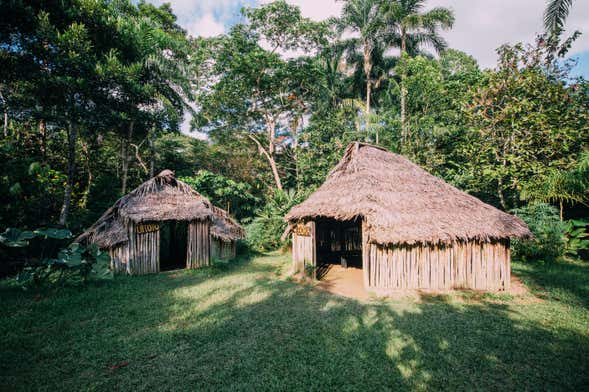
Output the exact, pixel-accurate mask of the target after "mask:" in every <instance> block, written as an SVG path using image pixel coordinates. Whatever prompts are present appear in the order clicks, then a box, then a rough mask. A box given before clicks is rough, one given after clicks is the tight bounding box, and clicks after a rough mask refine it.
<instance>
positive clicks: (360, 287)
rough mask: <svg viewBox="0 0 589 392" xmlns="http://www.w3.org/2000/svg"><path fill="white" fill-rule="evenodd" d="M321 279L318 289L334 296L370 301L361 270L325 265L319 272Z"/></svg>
mask: <svg viewBox="0 0 589 392" xmlns="http://www.w3.org/2000/svg"><path fill="white" fill-rule="evenodd" d="M318 274H321V279H320V280H319V281H318V282H317V287H318V288H320V289H323V290H326V291H329V292H330V293H333V294H338V295H342V296H344V297H350V298H356V299H368V298H370V294H369V293H368V292H367V291H366V290H364V277H363V274H362V269H361V268H355V267H348V268H343V267H342V266H341V265H338V264H324V265H322V266H321V267H320V268H319V270H318Z"/></svg>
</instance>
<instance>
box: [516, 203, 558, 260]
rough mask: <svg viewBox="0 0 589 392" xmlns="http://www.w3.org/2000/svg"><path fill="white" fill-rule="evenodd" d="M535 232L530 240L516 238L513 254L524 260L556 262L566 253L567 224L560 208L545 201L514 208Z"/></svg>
mask: <svg viewBox="0 0 589 392" xmlns="http://www.w3.org/2000/svg"><path fill="white" fill-rule="evenodd" d="M513 212H514V213H515V214H516V215H518V216H519V217H520V218H521V219H523V220H524V222H526V223H527V225H528V227H529V228H530V230H531V231H532V233H533V234H534V237H535V238H533V239H530V240H514V241H513V242H512V245H513V246H512V249H513V254H514V256H515V257H518V258H520V259H522V260H543V261H545V262H554V261H556V260H557V259H558V258H559V257H561V256H563V255H564V251H565V233H566V229H567V226H566V224H565V223H564V222H562V221H561V220H560V216H559V212H558V210H557V209H556V208H555V207H553V206H551V205H549V204H545V203H533V204H529V205H527V206H525V207H522V208H518V209H516V210H513Z"/></svg>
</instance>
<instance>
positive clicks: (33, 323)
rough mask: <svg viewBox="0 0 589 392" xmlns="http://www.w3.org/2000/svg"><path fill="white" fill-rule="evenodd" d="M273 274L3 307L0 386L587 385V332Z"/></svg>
mask: <svg viewBox="0 0 589 392" xmlns="http://www.w3.org/2000/svg"><path fill="white" fill-rule="evenodd" d="M277 267H280V265H279V264H277V263H274V262H272V260H271V259H268V262H266V261H265V260H264V259H263V258H262V259H256V262H255V263H249V262H248V261H242V262H238V263H235V265H226V266H223V267H221V269H220V270H216V269H215V268H217V267H215V268H212V269H210V271H197V272H192V271H191V272H188V273H184V274H178V276H176V277H172V276H173V274H168V275H170V276H166V275H164V276H149V277H142V278H130V279H122V280H120V281H119V282H117V283H116V285H115V286H116V287H112V288H109V289H107V288H100V289H96V290H94V289H91V290H87V291H86V292H82V293H80V294H79V295H67V294H64V295H63V297H59V298H54V300H53V301H52V302H50V303H47V304H31V303H29V304H28V305H27V306H29V307H30V309H24V308H23V309H19V307H18V306H15V304H11V306H10V310H11V311H12V312H23V313H22V314H16V315H15V314H12V315H11V317H12V318H13V322H12V323H8V322H6V321H2V322H0V326H2V328H1V329H0V333H2V334H3V335H2V336H4V337H3V338H2V339H3V340H2V346H3V347H8V348H9V349H8V350H3V352H2V354H0V355H1V358H0V359H1V360H0V372H1V373H0V375H1V376H2V377H0V379H2V381H0V389H4V388H7V389H22V390H26V389H60V390H64V389H65V390H68V389H70V390H71V389H76V390H79V389H98V390H109V389H110V390H112V389H119V390H120V389H124V390H203V389H204V390H218V389H224V390H239V389H248V390H259V389H263V390H274V389H283V390H284V389H291V390H326V389H329V390H382V389H393V390H416V389H417V390H436V389H445V390H473V389H479V390H481V389H482V390H488V389H493V390H497V389H502V390H503V389H507V390H512V389H518V390H521V389H524V390H525V389H530V390H531V389H562V390H574V389H583V388H584V387H586V386H587V385H589V365H588V363H587V360H586V359H587V358H588V357H589V340H588V336H587V335H584V334H580V333H579V332H578V331H576V330H574V329H572V328H567V327H564V326H561V325H557V326H543V325H541V324H539V323H537V322H535V321H533V320H532V319H530V318H528V317H526V315H525V314H522V313H521V311H520V310H518V311H514V310H513V309H511V308H510V307H509V306H508V305H506V304H491V303H477V304H452V303H451V302H449V301H447V300H445V299H444V298H442V299H440V298H431V299H430V300H426V301H424V302H423V303H418V304H412V303H408V304H395V305H394V306H393V305H392V304H391V303H390V302H389V301H386V300H379V301H375V303H360V302H357V301H354V300H351V299H346V298H342V297H337V296H334V295H331V294H329V293H325V292H322V291H319V290H314V289H312V288H308V287H303V286H299V285H297V284H294V283H291V282H288V281H283V280H277V279H276V278H275V277H273V273H274V271H275V270H276V268H277ZM29 302H30V301H29ZM524 310H525V309H524ZM16 320H17V321H18V323H15V321H16ZM22 364H27V366H26V367H24V366H22ZM40 387H43V388H40Z"/></svg>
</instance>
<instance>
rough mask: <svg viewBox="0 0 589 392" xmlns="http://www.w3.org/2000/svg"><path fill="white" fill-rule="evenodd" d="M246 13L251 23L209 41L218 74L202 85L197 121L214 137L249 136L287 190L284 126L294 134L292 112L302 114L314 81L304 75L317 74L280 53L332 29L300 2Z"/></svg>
mask: <svg viewBox="0 0 589 392" xmlns="http://www.w3.org/2000/svg"><path fill="white" fill-rule="evenodd" d="M243 12H244V14H245V15H246V16H247V17H248V21H249V24H248V25H236V26H234V28H233V29H232V30H231V32H230V34H229V36H227V37H223V38H221V39H219V40H212V41H210V42H209V45H210V50H211V55H212V57H213V58H214V60H213V65H212V66H210V71H211V72H212V73H214V74H215V75H217V77H216V78H215V81H214V82H213V83H212V85H210V86H207V87H205V88H202V89H201V91H203V94H201V96H200V99H199V102H200V104H201V106H202V108H201V111H200V112H199V114H198V116H197V117H196V120H195V124H196V125H197V126H199V127H202V128H204V129H207V131H208V132H209V133H211V134H212V135H213V137H217V138H219V133H220V132H230V133H233V134H234V135H235V136H236V137H244V138H247V139H249V140H250V141H251V142H253V143H254V144H255V146H256V147H257V149H258V152H259V153H260V155H262V156H263V157H264V158H265V159H266V160H267V162H268V165H269V166H270V171H271V173H272V177H273V180H274V184H275V186H276V188H277V189H282V188H283V183H282V178H281V174H280V171H279V167H278V163H277V159H276V148H277V141H276V139H277V135H278V132H279V131H280V132H282V133H284V134H286V135H288V134H289V133H290V130H289V126H288V125H289V123H292V120H293V118H292V115H293V114H294V116H295V118H296V119H298V118H299V117H300V111H301V102H303V101H304V99H305V97H304V94H305V92H306V91H307V88H305V86H309V85H311V84H312V79H308V78H307V79H306V80H302V79H301V78H300V77H299V76H300V75H302V74H305V75H307V76H312V73H308V72H306V73H302V74H301V73H299V72H298V70H300V69H301V66H306V65H302V64H300V62H299V61H297V60H284V59H282V58H281V56H280V54H279V53H278V52H279V51H281V50H282V51H284V50H293V49H297V48H304V49H309V48H310V47H311V46H313V45H315V46H318V45H319V42H318V40H320V38H321V37H322V32H323V31H326V29H325V26H324V24H321V23H319V24H317V23H314V22H312V21H311V20H309V19H307V18H303V17H302V16H301V14H300V10H299V9H298V8H297V7H294V6H290V5H288V4H287V3H286V2H285V1H282V0H281V1H276V2H273V3H270V4H266V5H264V6H261V7H259V8H255V9H245V10H244V11H243ZM262 43H267V44H268V45H269V46H270V50H266V49H264V48H263V47H262ZM207 65H208V64H207ZM215 134H216V135H215ZM217 140H218V139H217Z"/></svg>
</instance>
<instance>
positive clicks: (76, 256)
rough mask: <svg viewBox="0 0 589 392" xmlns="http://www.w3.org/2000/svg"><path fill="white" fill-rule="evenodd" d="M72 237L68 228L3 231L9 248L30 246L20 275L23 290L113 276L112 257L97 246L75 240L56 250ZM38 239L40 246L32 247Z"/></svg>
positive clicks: (2, 237)
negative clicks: (85, 244) (56, 249)
mask: <svg viewBox="0 0 589 392" xmlns="http://www.w3.org/2000/svg"><path fill="white" fill-rule="evenodd" d="M71 238H72V233H71V232H70V231H69V230H66V229H52V228H49V229H37V230H34V231H28V230H20V229H17V228H8V229H6V231H5V232H4V233H2V234H0V244H2V245H4V246H6V247H8V248H27V249H26V250H27V257H28V258H27V261H26V264H25V267H24V268H22V270H21V271H20V272H19V273H18V275H17V277H16V282H17V284H18V285H20V286H21V287H22V288H23V289H29V288H40V287H42V286H44V285H56V284H61V283H63V282H65V281H69V282H82V283H85V282H87V281H88V279H89V278H91V277H94V278H99V279H103V278H110V277H112V273H111V271H110V269H109V266H110V256H109V255H108V253H106V252H103V251H101V250H100V249H99V248H98V247H97V246H96V245H90V246H88V247H85V246H82V245H80V244H79V243H76V242H73V243H71V244H69V245H68V246H67V247H65V248H62V249H61V250H59V251H58V252H57V253H55V252H54V251H53V250H54V249H55V245H56V244H59V243H60V242H61V241H62V240H66V239H71ZM34 239H38V240H39V241H40V245H39V244H37V245H39V246H37V247H33V248H31V247H30V245H31V243H30V241H31V240H34ZM47 255H49V256H47ZM52 255H56V257H52Z"/></svg>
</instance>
